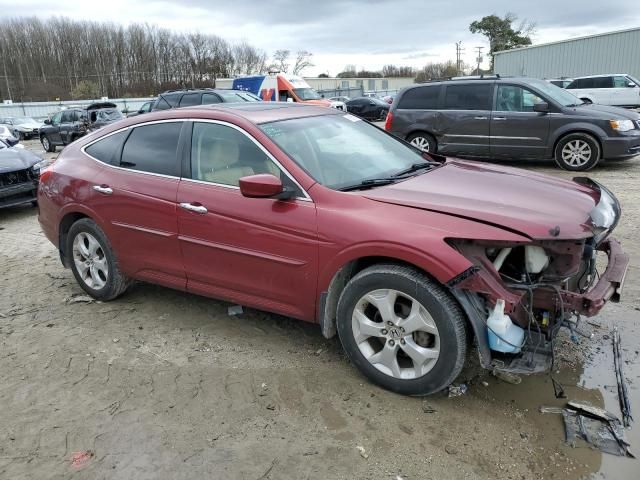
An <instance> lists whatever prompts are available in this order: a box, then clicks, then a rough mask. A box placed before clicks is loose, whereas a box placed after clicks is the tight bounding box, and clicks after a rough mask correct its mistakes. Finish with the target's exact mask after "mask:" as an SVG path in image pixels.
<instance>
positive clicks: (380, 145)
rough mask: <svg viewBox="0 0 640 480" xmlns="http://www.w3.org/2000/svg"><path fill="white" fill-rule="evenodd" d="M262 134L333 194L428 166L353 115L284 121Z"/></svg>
mask: <svg viewBox="0 0 640 480" xmlns="http://www.w3.org/2000/svg"><path fill="white" fill-rule="evenodd" d="M260 128H261V129H262V131H263V132H264V133H265V134H267V136H269V138H271V140H273V141H274V142H275V143H276V144H278V146H279V147H280V148H281V149H282V150H283V151H284V152H285V153H286V154H287V155H288V156H289V157H291V158H292V159H293V160H294V161H295V162H296V163H297V164H298V165H300V166H301V167H302V168H303V169H305V170H306V171H307V173H309V175H311V176H312V177H313V178H314V179H315V180H316V181H317V182H319V183H321V184H323V185H325V186H327V187H329V188H332V189H334V190H339V189H341V188H345V187H349V186H353V185H358V184H360V183H361V182H363V181H366V180H371V179H380V178H389V177H392V176H393V175H395V174H398V173H400V172H402V171H404V170H407V169H410V168H411V167H412V166H413V165H415V164H421V163H426V162H425V160H424V158H423V157H422V155H421V154H420V152H419V151H418V150H416V149H414V148H412V147H411V146H409V145H408V144H406V143H404V142H402V141H400V140H397V139H396V138H394V137H392V136H391V135H389V134H387V133H385V132H384V131H382V130H380V129H378V128H377V127H374V126H373V125H370V124H369V123H367V122H364V121H362V120H361V119H359V118H357V117H354V116H353V115H349V114H347V115H321V116H317V117H307V118H295V119H291V120H282V121H278V122H272V123H265V124H262V125H260Z"/></svg>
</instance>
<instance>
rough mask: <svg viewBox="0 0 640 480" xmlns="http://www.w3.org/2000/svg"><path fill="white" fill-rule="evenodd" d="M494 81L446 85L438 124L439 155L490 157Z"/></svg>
mask: <svg viewBox="0 0 640 480" xmlns="http://www.w3.org/2000/svg"><path fill="white" fill-rule="evenodd" d="M493 84H494V82H482V81H473V82H468V83H460V84H458V83H455V82H452V83H449V84H447V85H445V87H444V88H445V91H444V100H443V102H444V103H443V105H442V110H441V116H440V118H439V121H438V134H439V141H438V153H443V154H455V155H461V156H470V157H488V156H489V148H490V147H489V145H490V143H489V125H490V117H491V100H492V98H493Z"/></svg>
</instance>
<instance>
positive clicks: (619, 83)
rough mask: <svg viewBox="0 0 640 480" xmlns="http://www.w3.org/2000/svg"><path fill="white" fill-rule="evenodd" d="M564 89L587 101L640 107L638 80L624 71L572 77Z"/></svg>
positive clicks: (639, 85)
mask: <svg viewBox="0 0 640 480" xmlns="http://www.w3.org/2000/svg"><path fill="white" fill-rule="evenodd" d="M566 89H567V90H569V91H570V92H571V93H573V94H574V95H575V96H576V97H578V98H579V99H580V100H582V101H583V102H587V103H599V104H600V105H614V106H616V107H632V108H635V107H640V81H638V80H637V79H636V78H634V77H632V76H631V75H628V74H626V73H616V74H609V75H591V76H589V77H579V78H574V79H573V82H571V83H570V84H569V85H567V86H566Z"/></svg>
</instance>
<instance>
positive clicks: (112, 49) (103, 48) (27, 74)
mask: <svg viewBox="0 0 640 480" xmlns="http://www.w3.org/2000/svg"><path fill="white" fill-rule="evenodd" d="M0 56H1V57H2V64H1V65H0V68H1V70H0V77H1V78H0V96H1V98H4V99H7V98H11V99H13V100H14V101H43V100H54V99H60V100H65V99H78V98H97V97H101V96H108V97H110V98H120V97H136V96H137V97H140V96H152V95H155V94H157V93H158V92H161V91H164V90H168V89H173V88H185V87H191V88H193V87H202V86H215V81H216V79H217V78H223V77H230V76H234V75H240V74H254V73H264V72H266V71H267V70H268V67H269V65H268V64H267V61H268V57H267V54H266V52H264V51H263V50H260V49H259V48H256V47H254V46H252V45H250V44H248V43H246V42H242V43H237V44H233V43H230V42H228V41H226V40H225V39H223V38H221V37H218V36H216V35H208V34H202V33H184V34H183V33H175V32H172V31H170V30H168V29H164V28H159V27H157V26H154V25H149V24H131V25H129V26H126V27H125V26H122V25H116V24H113V23H99V22H90V21H76V20H70V19H67V18H52V19H48V20H40V19H38V18H35V17H33V18H14V19H10V20H5V21H3V22H2V23H1V24H0Z"/></svg>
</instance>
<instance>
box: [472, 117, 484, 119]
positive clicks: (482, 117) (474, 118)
mask: <svg viewBox="0 0 640 480" xmlns="http://www.w3.org/2000/svg"><path fill="white" fill-rule="evenodd" d="M473 118H474V120H486V119H487V117H473Z"/></svg>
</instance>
